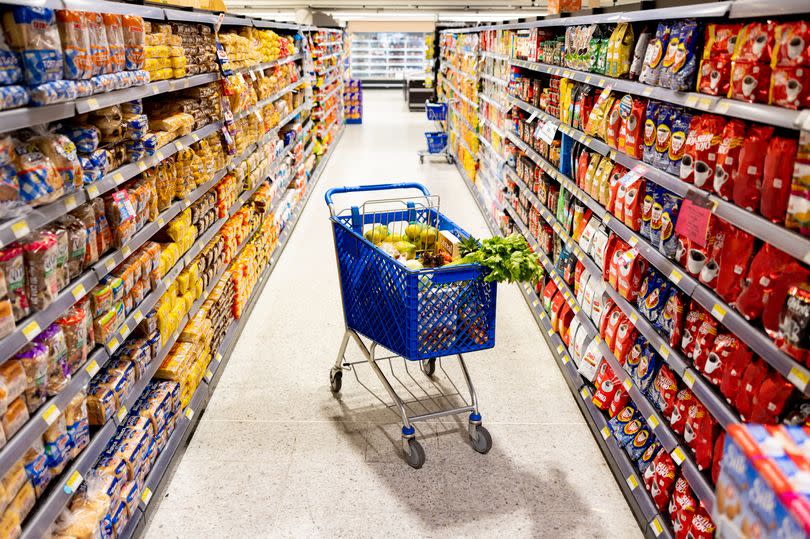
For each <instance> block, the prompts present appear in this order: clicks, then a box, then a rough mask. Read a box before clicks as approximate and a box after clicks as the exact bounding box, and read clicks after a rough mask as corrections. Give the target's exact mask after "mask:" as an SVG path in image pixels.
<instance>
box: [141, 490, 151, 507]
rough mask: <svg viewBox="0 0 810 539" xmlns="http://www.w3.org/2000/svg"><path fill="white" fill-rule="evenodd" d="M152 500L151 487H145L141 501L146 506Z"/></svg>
mask: <svg viewBox="0 0 810 539" xmlns="http://www.w3.org/2000/svg"><path fill="white" fill-rule="evenodd" d="M151 499H152V490H151V489H150V488H149V487H144V489H143V494H141V501H142V502H143V504H144V505H149V501H150V500H151Z"/></svg>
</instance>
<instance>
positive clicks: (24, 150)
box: [14, 142, 64, 206]
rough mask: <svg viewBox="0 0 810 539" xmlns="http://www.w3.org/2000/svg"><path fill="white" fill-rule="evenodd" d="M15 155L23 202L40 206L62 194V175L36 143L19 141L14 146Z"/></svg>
mask: <svg viewBox="0 0 810 539" xmlns="http://www.w3.org/2000/svg"><path fill="white" fill-rule="evenodd" d="M14 156H15V158H14V165H15V166H16V168H17V179H18V181H19V183H20V196H21V197H22V200H23V202H25V203H26V204H29V205H30V206H39V205H42V204H47V203H49V202H53V201H55V200H56V199H58V198H59V197H61V196H62V194H63V193H64V187H63V181H62V176H61V175H60V174H59V173H58V172H57V171H56V167H54V166H53V163H52V162H51V160H50V159H49V158H48V157H47V156H46V155H45V154H43V153H42V151H41V150H40V149H39V147H38V146H37V145H36V144H34V143H32V142H18V143H17V144H16V145H15V146H14Z"/></svg>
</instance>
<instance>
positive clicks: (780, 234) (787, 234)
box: [507, 96, 810, 263]
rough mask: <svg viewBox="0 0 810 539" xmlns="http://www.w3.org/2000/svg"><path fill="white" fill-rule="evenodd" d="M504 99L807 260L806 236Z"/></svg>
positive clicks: (809, 246) (519, 102)
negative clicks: (695, 196)
mask: <svg viewBox="0 0 810 539" xmlns="http://www.w3.org/2000/svg"><path fill="white" fill-rule="evenodd" d="M507 99H509V100H510V101H511V102H512V103H513V104H515V105H517V106H518V107H520V108H522V109H523V110H525V111H527V112H530V113H536V114H537V116H538V117H539V118H540V119H542V120H544V121H551V122H554V123H556V124H559V126H560V127H559V129H560V131H562V132H563V133H565V134H566V135H568V136H570V137H571V138H573V139H574V140H577V141H579V142H582V143H583V144H584V145H585V146H588V147H589V148H591V149H592V150H594V151H597V152H599V153H601V154H602V155H610V156H611V157H612V158H614V160H615V161H616V162H617V163H619V164H621V165H623V166H625V167H627V168H628V169H634V170H637V171H638V172H639V173H640V174H641V175H642V176H644V177H645V178H647V179H649V180H651V181H653V182H654V183H656V184H658V185H660V186H662V187H664V188H666V189H668V190H670V191H672V192H673V193H675V194H677V195H679V196H686V194H687V193H688V192H689V191H692V192H693V193H697V194H698V195H700V196H702V197H704V198H706V199H707V200H709V201H710V202H711V203H712V204H713V205H714V210H713V213H715V214H716V215H717V216H718V217H721V218H723V219H725V220H726V221H728V222H730V223H732V224H734V225H735V226H737V227H739V228H740V229H742V230H745V231H746V232H749V233H751V234H753V235H754V236H756V237H758V238H760V239H762V240H765V241H767V242H768V243H770V244H772V245H773V246H774V247H777V248H778V249H780V250H782V251H785V252H786V253H788V254H790V255H792V256H794V257H796V258H798V259H799V260H802V261H804V262H805V263H810V238H807V237H804V236H801V235H799V234H796V233H795V232H792V231H790V230H787V229H786V228H784V227H781V226H779V225H776V224H774V223H771V222H770V221H768V220H767V219H765V218H763V217H761V216H759V215H756V214H753V213H751V212H749V211H746V210H744V209H743V208H740V207H739V206H737V205H735V204H732V203H730V202H728V201H726V200H723V199H721V198H719V197H717V196H715V195H713V194H710V193H708V192H707V191H703V190H701V189H698V188H696V187H694V186H693V185H692V184H689V183H686V182H684V181H681V179H680V178H676V177H675V176H672V175H671V174H667V173H666V172H664V171H662V170H658V169H657V168H654V167H653V166H651V165H648V164H647V163H644V162H642V161H639V160H638V159H633V158H632V157H630V156H628V155H626V154H624V153H621V152H617V151H615V150H613V149H612V148H610V147H609V146H608V145H607V144H605V143H604V142H602V141H599V140H596V139H594V138H593V137H590V136H588V135H586V134H585V133H583V132H582V131H579V130H577V129H573V128H572V127H569V126H568V125H567V124H562V123H560V120H559V119H558V118H555V117H553V116H551V115H549V114H547V113H545V112H544V111H542V110H541V109H538V108H537V107H534V106H532V105H530V104H528V103H526V102H525V101H523V100H521V99H518V98H516V97H513V96H507Z"/></svg>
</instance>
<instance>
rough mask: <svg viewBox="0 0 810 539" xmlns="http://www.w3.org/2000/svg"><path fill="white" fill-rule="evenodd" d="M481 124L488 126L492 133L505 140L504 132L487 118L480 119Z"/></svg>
mask: <svg viewBox="0 0 810 539" xmlns="http://www.w3.org/2000/svg"><path fill="white" fill-rule="evenodd" d="M481 123H482V124H484V125H487V126H489V128H490V129H491V130H492V131H494V132H495V133H496V134H497V135H498V136H499V137H501V138H502V139H505V138H506V132H504V131H503V130H501V129H500V128H499V127H498V126H497V125H495V123H494V122H493V121H492V120H490V119H488V118H481Z"/></svg>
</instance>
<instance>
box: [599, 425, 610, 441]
mask: <svg viewBox="0 0 810 539" xmlns="http://www.w3.org/2000/svg"><path fill="white" fill-rule="evenodd" d="M600 432H601V433H602V438H603V439H605V440H607V439H608V438H610V428H608V426H607V425H605V426H604V427H602V430H601V431H600Z"/></svg>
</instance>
